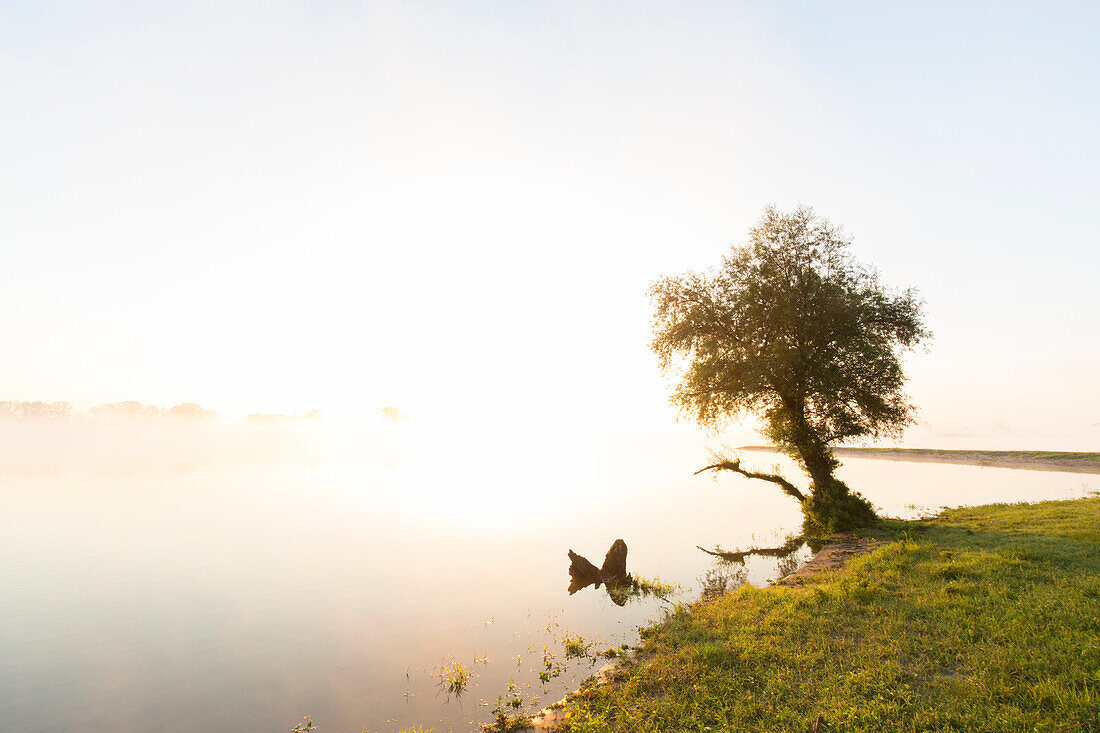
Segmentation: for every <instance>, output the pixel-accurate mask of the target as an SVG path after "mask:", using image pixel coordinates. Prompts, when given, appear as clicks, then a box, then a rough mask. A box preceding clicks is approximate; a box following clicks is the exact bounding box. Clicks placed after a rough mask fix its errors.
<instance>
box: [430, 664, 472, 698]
mask: <svg viewBox="0 0 1100 733" xmlns="http://www.w3.org/2000/svg"><path fill="white" fill-rule="evenodd" d="M436 673H437V674H438V675H439V686H440V687H442V688H443V689H445V690H446V691H447V692H450V693H453V694H455V695H461V694H462V693H463V691H464V690H465V689H466V687H467V685H469V684H470V680H471V678H472V677H473V675H472V674H471V673H470V668H469V667H467V666H466V665H465V664H463V663H462V662H460V661H458V660H457V659H452V660H451V661H450V662H444V663H443V664H440V665H439V666H438V667H436Z"/></svg>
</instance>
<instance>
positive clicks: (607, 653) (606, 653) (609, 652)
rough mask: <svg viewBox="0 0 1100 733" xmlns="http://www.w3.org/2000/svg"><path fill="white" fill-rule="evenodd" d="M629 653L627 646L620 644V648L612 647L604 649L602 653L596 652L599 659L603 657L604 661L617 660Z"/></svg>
mask: <svg viewBox="0 0 1100 733" xmlns="http://www.w3.org/2000/svg"><path fill="white" fill-rule="evenodd" d="M626 652H627V646H626V644H620V645H619V646H611V647H608V648H607V649H604V650H603V651H602V652H596V656H597V657H603V658H604V659H617V658H619V657H621V656H623V655H625V654H626Z"/></svg>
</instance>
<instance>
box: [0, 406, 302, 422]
mask: <svg viewBox="0 0 1100 733" xmlns="http://www.w3.org/2000/svg"><path fill="white" fill-rule="evenodd" d="M217 419H218V413H216V412H214V411H213V410H207V409H206V408H204V407H203V406H202V405H199V404H196V403H194V402H182V403H180V404H178V405H175V406H173V407H169V408H167V409H165V408H163V407H161V406H159V405H149V404H146V403H144V402H138V401H137V400H126V401H124V402H110V403H107V404H104V405H96V406H95V407H90V408H88V411H87V413H75V412H73V404H72V403H71V402H42V401H33V402H30V401H27V402H20V401H14V400H8V401H0V421H5V420H30V421H50V422H70V421H84V420H93V421H94V420H104V421H107V420H110V421H126V422H143V423H145V422H152V421H154V420H155V421H173V420H176V421H183V422H210V421H214V420H217ZM322 419H323V415H322V414H321V411H320V410H311V411H310V412H307V413H304V414H302V415H283V414H276V413H271V414H268V413H256V414H253V415H248V416H247V417H246V418H245V421H246V422H249V423H259V424H267V425H271V424H279V423H286V422H299V421H303V420H308V421H314V422H319V421H320V420H322Z"/></svg>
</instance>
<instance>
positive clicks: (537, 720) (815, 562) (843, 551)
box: [514, 535, 890, 733]
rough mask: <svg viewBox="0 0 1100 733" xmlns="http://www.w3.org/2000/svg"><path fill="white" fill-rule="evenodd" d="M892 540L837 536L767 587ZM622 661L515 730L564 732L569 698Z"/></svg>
mask: <svg viewBox="0 0 1100 733" xmlns="http://www.w3.org/2000/svg"><path fill="white" fill-rule="evenodd" d="M889 542H890V541H889V540H884V539H875V538H873V537H857V536H855V535H840V536H837V537H835V538H833V539H831V540H830V541H828V542H826V543H825V544H824V545H822V546H821V549H820V550H818V551H817V552H816V553H814V556H813V557H811V558H810V559H809V560H807V561H806V562H805V563H803V564H802V566H800V567H799V568H798V570H795V571H794V572H793V573H791V574H789V575H786V576H784V577H782V578H779V579H778V580H776V581H775V582H773V583H770V584H769V585H768V586H767V587H769V588H780V587H783V588H792V587H798V586H800V585H802V584H803V583H805V582H806V581H807V580H808V579H809V578H810V577H812V576H813V575H816V574H818V573H825V572H831V571H833V570H839V569H840V568H842V567H844V565H845V564H846V563H847V562H848V561H849V560H851V559H852V558H854V557H857V556H859V555H865V554H867V553H869V552H873V551H874V550H876V549H878V548H879V547H883V546H885V545H887V544H889ZM703 602H705V601H702V600H698V601H694V602H693V603H703ZM689 605H690V604H689ZM633 659H634V652H632V653H631V659H629V660H623V661H633ZM620 664H622V661H616V662H610V663H609V664H606V665H604V666H603V667H601V668H600V669H598V670H597V671H596V673H595V674H594V675H592V676H590V677H587V678H585V679H584V680H583V681H582V682H581V684H580V686H578V687H577V689H575V690H573V691H572V692H570V693H569V694H567V695H566V696H565V697H563V698H562V699H561V700H558V701H557V702H555V703H553V704H552V705H547V706H546V707H544V708H543V709H542V710H540V711H539V712H538V713H536V714H535V715H533V716H531V722H530V724H529V725H527V726H526V727H524V728H515V729H514V730H516V731H537V732H539V733H556V732H557V731H561V730H562V729H563V726H564V724H565V722H566V721H567V720H568V714H567V712H566V710H565V706H566V704H567V703H568V701H569V698H570V697H572V696H573V695H575V694H577V693H578V692H580V690H581V689H582V688H584V687H591V686H602V685H609V684H612V683H613V678H614V672H615V670H616V669H617V668H618V667H619V665H620Z"/></svg>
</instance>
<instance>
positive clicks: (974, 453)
mask: <svg viewBox="0 0 1100 733" xmlns="http://www.w3.org/2000/svg"><path fill="white" fill-rule="evenodd" d="M737 450H743V451H749V452H752V453H777V452H778V451H776V450H775V448H772V447H770V446H766V445H743V446H741V447H740V448H738V449H737ZM833 454H834V455H836V456H837V457H838V458H870V459H873V460H877V461H906V462H910V463H951V464H954V465H961V466H983V467H988V468H1016V469H1024V470H1028V471H1058V472H1061V473H1096V474H1100V453H1090V452H1080V451H1078V452H1074V451H996V450H948V449H942V450H941V449H938V448H833Z"/></svg>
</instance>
